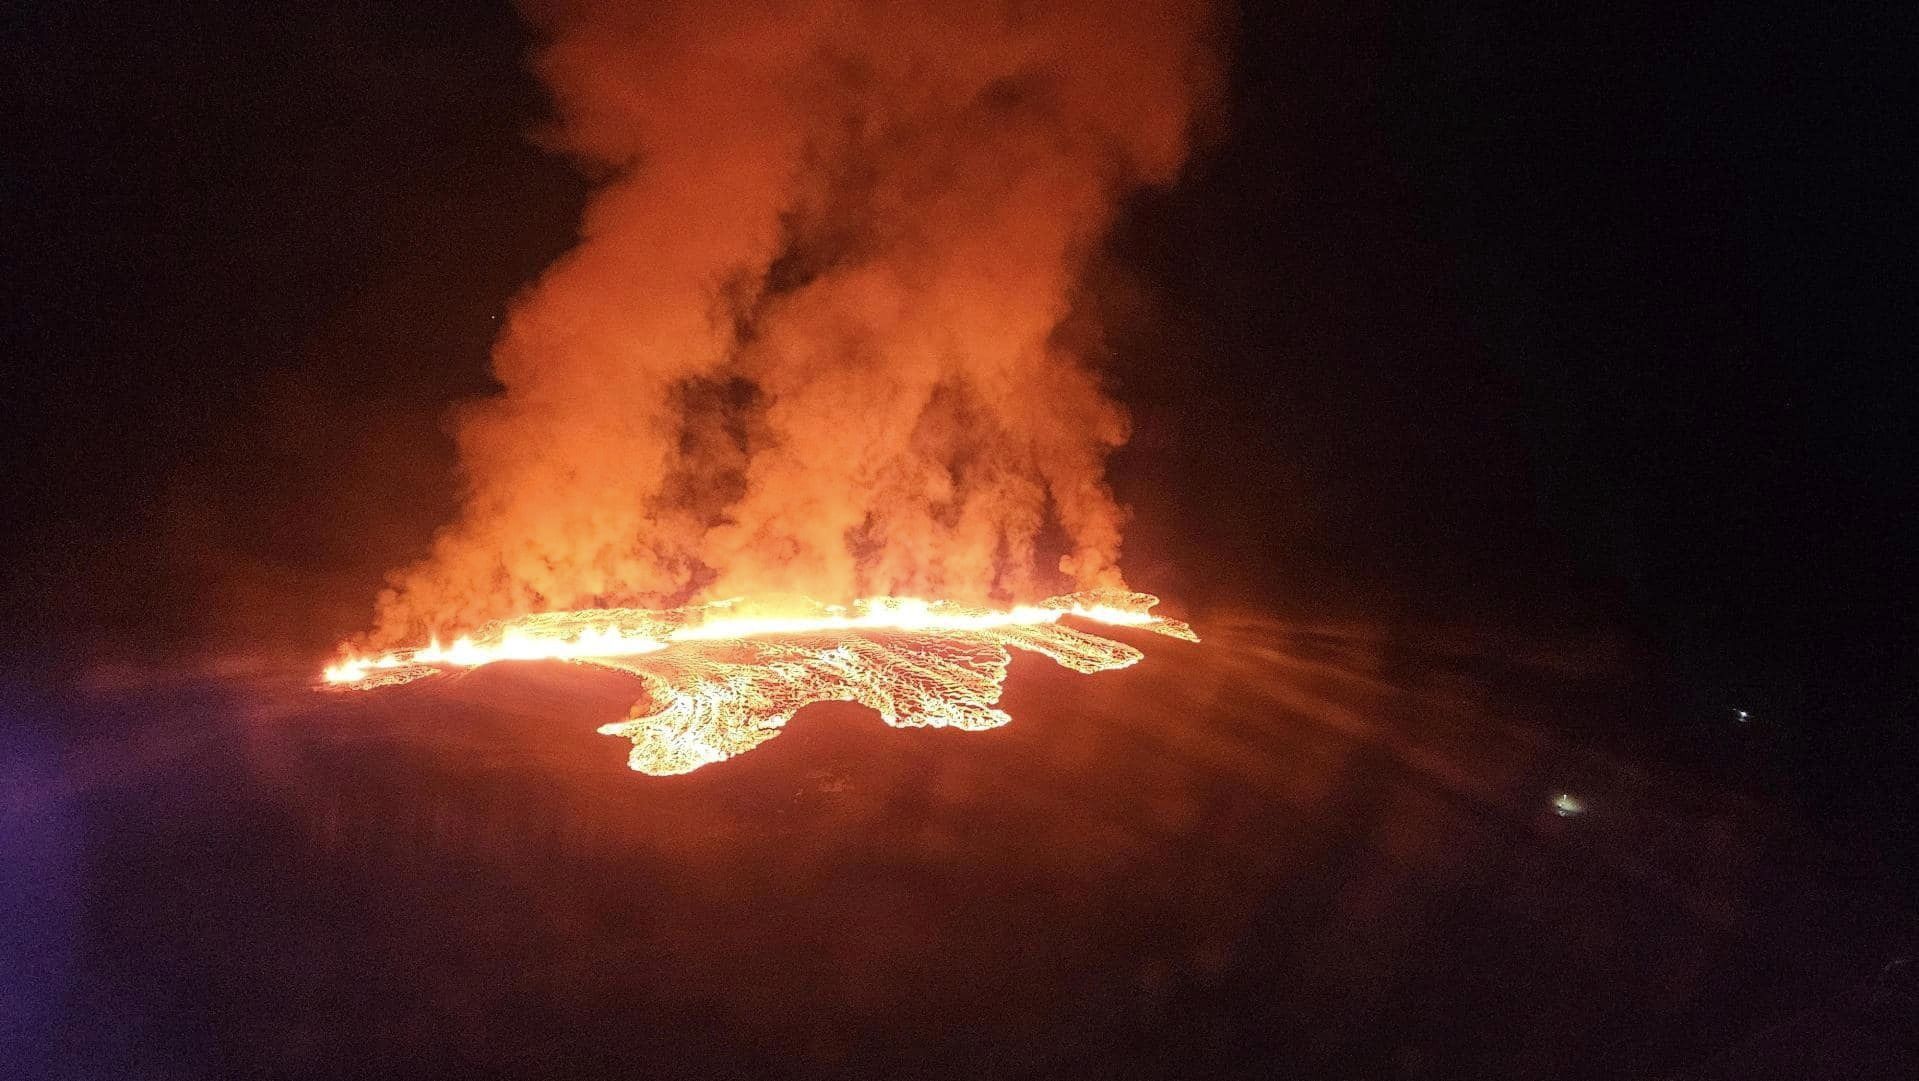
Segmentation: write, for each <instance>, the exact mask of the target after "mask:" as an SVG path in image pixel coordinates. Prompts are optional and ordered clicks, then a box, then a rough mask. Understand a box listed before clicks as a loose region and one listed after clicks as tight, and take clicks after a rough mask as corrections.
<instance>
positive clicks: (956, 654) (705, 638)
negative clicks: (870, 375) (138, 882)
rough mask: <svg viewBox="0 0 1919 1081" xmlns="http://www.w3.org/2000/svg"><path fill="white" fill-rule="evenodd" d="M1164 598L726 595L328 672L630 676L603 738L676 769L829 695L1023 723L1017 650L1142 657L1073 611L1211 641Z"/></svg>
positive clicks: (536, 627)
mask: <svg viewBox="0 0 1919 1081" xmlns="http://www.w3.org/2000/svg"><path fill="white" fill-rule="evenodd" d="M1158 603H1159V599H1158V598H1157V597H1153V596H1151V595H1149V594H1145V593H1128V592H1123V591H1117V590H1099V591H1091V592H1082V593H1072V594H1067V595H1064V596H1059V597H1054V598H1052V599H1050V600H1048V601H1046V602H1044V603H1042V604H1038V605H1026V606H1020V607H1017V608H1011V609H1006V610H994V609H984V608H971V607H965V606H960V605H954V604H948V603H944V602H927V601H920V600H912V599H899V598H879V599H875V600H868V601H861V602H858V603H856V604H855V605H853V606H852V607H851V608H840V607H829V606H825V605H819V604H816V603H814V602H810V601H804V600H796V599H785V600H782V601H780V602H779V603H778V604H777V605H774V606H771V607H769V606H766V605H754V604H751V603H747V602H740V601H724V602H719V603H717V604H710V605H702V606H697V607H690V608H677V609H671V610H667V611H648V610H643V609H631V608H599V609H590V610H585V611H577V612H554V613H543V614H540V615H534V616H527V617H522V618H519V619H515V620H509V621H505V622H501V623H495V624H491V625H489V626H488V627H485V628H483V629H482V630H481V631H479V632H478V633H476V634H474V635H472V636H467V637H462V638H460V639H459V640H458V641H456V642H455V643H454V644H453V646H452V647H450V648H443V647H441V646H440V645H439V644H438V643H437V642H436V643H434V644H433V645H430V646H427V647H425V648H423V649H418V650H410V651H404V652H399V653H388V654H384V655H382V656H379V657H374V658H348V659H346V660H343V661H341V662H340V663H339V664H336V665H333V666H332V667H330V668H328V669H327V671H326V675H325V679H326V682H327V684H328V685H330V686H337V687H347V688H351V689H358V690H374V689H377V688H380V687H387V686H395V685H398V684H403V683H410V682H412V681H414V680H417V679H423V678H427V677H431V676H435V675H439V674H441V673H443V672H445V671H447V670H449V669H457V668H474V667H479V666H481V665H485V664H491V663H494V662H497V661H503V660H555V659H557V660H568V661H573V662H576V663H580V664H590V665H596V666H599V667H603V668H610V669H613V670H615V671H620V672H625V673H628V674H630V675H632V676H635V677H637V678H638V679H639V680H640V682H641V685H642V687H643V691H644V693H643V697H642V698H641V699H640V700H639V702H638V703H636V704H635V705H634V707H633V709H632V711H631V713H630V715H629V717H628V719H626V720H624V721H617V722H614V723H611V724H607V725H603V726H601V728H600V731H601V732H603V733H606V734H607V735H617V736H624V737H626V738H628V739H630V740H632V741H633V752H632V754H631V755H630V756H629V758H628V764H629V765H631V766H632V768H633V769H635V770H638V771H640V772H641V773H648V774H653V775H655V776H664V775H671V774H678V773H688V772H691V771H692V770H695V769H698V768H700V767H701V766H704V765H708V764H711V763H713V762H718V761H721V760H723V759H727V758H731V757H733V756H734V755H738V754H743V753H745V752H747V751H750V750H752V749H753V748H755V747H757V746H759V745H760V744H762V743H764V742H766V741H767V740H769V739H772V738H773V737H774V736H776V735H778V734H779V732H780V730H781V729H782V728H784V727H785V725H786V722H787V721H789V720H791V719H792V717H793V715H794V714H795V713H797V712H799V710H800V709H801V708H802V707H804V706H807V705H809V704H812V703H814V702H852V703H856V704H859V705H862V706H867V707H869V708H871V709H873V710H874V711H875V712H877V713H878V714H879V715H880V719H881V720H882V721H884V722H886V723H887V724H889V725H892V726H893V727H895V728H923V727H924V728H949V727H950V728H958V729H961V730H964V731H971V732H976V731H982V730H985V729H989V728H997V727H999V726H1000V725H1003V724H1005V723H1007V721H1009V720H1011V718H1010V717H1009V716H1008V715H1007V714H1006V713H1005V711H1003V710H1001V709H999V708H998V707H997V705H996V703H998V701H999V698H1000V692H1001V689H1002V688H1003V687H1004V686H1005V683H1006V667H1007V665H1008V664H1009V663H1010V662H1011V660H1012V657H1011V654H1010V653H1009V652H1008V650H1009V649H1021V650H1025V651H1027V652H1031V653H1037V654H1040V655H1041V656H1045V657H1048V658H1050V659H1052V660H1053V661H1054V662H1056V663H1058V664H1059V665H1061V666H1063V667H1066V668H1070V669H1072V670H1074V671H1076V672H1087V673H1091V672H1101V671H1107V670H1110V669H1114V668H1125V667H1127V666H1128V665H1131V664H1134V663H1136V662H1137V661H1139V659H1140V658H1141V656H1142V654H1141V653H1140V651H1139V650H1137V649H1135V648H1133V647H1132V646H1129V645H1126V644H1125V643H1123V642H1116V641H1113V640H1112V639H1109V638H1104V637H1101V636H1099V635H1095V634H1090V633H1087V632H1085V631H1081V630H1077V629H1075V628H1073V627H1070V626H1067V625H1065V624H1064V623H1062V622H1061V620H1062V619H1063V618H1066V617H1073V618H1077V619H1080V620H1085V621H1088V622H1092V623H1100V624H1111V625H1118V626H1126V627H1136V628H1139V629H1142V630H1150V631H1153V632H1156V633H1158V634H1163V635H1167V636H1169V637H1173V638H1180V639H1184V640H1186V641H1198V638H1197V637H1196V636H1195V635H1194V634H1193V631H1192V628H1191V627H1188V626H1187V625H1186V624H1184V623H1181V622H1179V621H1177V620H1171V619H1164V618H1161V617H1157V616H1154V615H1152V614H1151V613H1152V609H1153V608H1154V607H1155V606H1157V605H1158ZM768 612H776V613H777V614H767V613H768Z"/></svg>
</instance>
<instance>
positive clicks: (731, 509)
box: [375, 0, 1215, 640]
mask: <svg viewBox="0 0 1919 1081" xmlns="http://www.w3.org/2000/svg"><path fill="white" fill-rule="evenodd" d="M530 15H531V17H532V19H533V20H534V21H535V22H536V23H537V24H538V25H539V27H540V28H541V30H542V31H543V32H544V35H545V37H544V40H545V42H546V44H545V45H544V47H543V49H542V50H541V51H540V53H539V54H538V57H537V61H536V63H537V70H538V72H539V74H540V76H541V78H542V79H543V80H544V81H545V82H546V84H547V85H548V87H549V89H550V91H551V93H552V95H553V98H554V100H555V103H556V107H557V122H556V125H555V130H554V131H553V132H552V133H551V134H550V136H549V137H550V138H551V139H552V140H553V142H554V143H555V144H556V145H557V146H558V147H560V148H562V149H564V150H565V151H566V152H568V153H570V154H572V155H574V156H575V157H576V158H577V159H579V160H580V161H581V162H582V163H583V164H584V166H585V167H586V168H588V169H589V170H591V171H592V175H594V176H596V177H603V178H604V180H603V183H602V185H601V186H600V187H599V188H598V190H597V192H596V194H595V195H594V197H593V198H592V200H591V202H590V203H589V205H588V207H587V209H586V212H585V216H584V220H583V223H582V226H581V240H580V243H579V245H578V246H577V247H576V248H575V249H574V250H573V251H571V252H570V253H569V254H568V255H566V256H565V257H564V258H562V259H561V260H560V261H559V262H558V263H556V264H555V265H554V266H553V267H551V268H550V269H549V270H548V271H547V272H546V274H545V275H544V276H543V277H542V278H541V280H540V281H539V283H538V284H537V285H536V286H535V287H533V288H532V289H531V290H530V291H529V292H528V294H527V295H526V296H525V297H524V298H523V300H522V301H521V302H520V303H519V304H518V305H517V307H516V309H515V310H514V311H513V313H512V314H511V317H510V319H509V322H508V326H507V328H506V330H505V332H504V334H503V335H502V337H501V339H500V341H499V342H498V344H497V346H496V348H495V353H494V358H493V367H494V372H495V375H496V377H497V379H498V380H499V382H500V383H501V384H502V386H503V387H504V391H503V392H502V393H500V394H498V395H496V396H494V397H491V398H488V399H486V400H483V401H480V402H476V403H473V404H471V405H469V406H468V407H467V408H466V409H465V410H464V411H463V412H462V413H461V414H460V416H459V418H458V422H457V426H456V435H457V439H458V446H459V451H460V455H461V463H462V469H463V473H464V479H465V482H466V485H467V493H466V502H465V506H464V509H463V511H462V513H461V516H460V517H459V519H458V520H457V521H455V522H454V523H452V524H451V525H450V526H448V527H447V528H446V529H444V530H443V531H442V532H441V533H440V535H439V536H438V538H437V539H436V541H435V544H434V548H433V551H432V553H431V555H430V556H429V557H428V558H426V559H425V560H424V561H422V562H421V563H419V564H417V565H415V566H413V567H411V568H408V569H406V570H404V571H402V572H399V573H397V574H395V575H394V576H393V578H392V588H390V589H388V590H387V591H386V592H384V593H383V594H382V595H381V598H380V619H379V627H378V630H377V631H376V635H375V636H376V637H377V638H386V639H390V640H397V639H401V638H405V637H408V636H411V635H415V634H417V633H418V632H419V631H421V630H423V629H427V628H433V629H440V628H445V627H449V626H453V627H472V626H476V625H477V624H479V623H480V622H482V621H484V620H487V619H491V618H496V617H502V616H508V615H513V614H518V613H523V612H528V611H537V610H546V609H560V608H576V607H583V606H591V605H596V604H606V603H622V604H635V603H672V602H676V601H679V600H683V599H686V598H688V597H697V596H702V595H705V596H725V595H733V594H741V593H763V592H802V593H806V594H809V595H812V596H815V597H820V598H823V599H846V598H850V597H853V596H859V595H872V594H919V595H938V596H945V597H950V598H954V599H962V600H964V599H983V598H989V597H993V598H1006V597H1014V596H1017V597H1032V596H1043V595H1045V594H1046V593H1047V592H1053V591H1056V587H1057V586H1058V585H1059V584H1060V581H1061V579H1062V578H1063V579H1064V580H1065V581H1066V582H1067V583H1068V584H1070V585H1071V586H1073V587H1094V586H1117V585H1119V584H1120V576H1119V570H1118V567H1117V559H1118V555H1119V547H1120V526H1121V522H1122V519H1123V511H1122V508H1120V507H1119V506H1118V505H1116V504H1115V502H1114V499H1113V496H1112V493H1111V491H1110V489H1109V488H1108V487H1107V485H1106V483H1105V480H1104V466H1105V460H1106V457H1107V455H1108V454H1109V453H1110V452H1111V450H1112V449H1113V448H1114V447H1116V446H1118V445H1119V444H1121V443H1122V442H1123V441H1124V440H1125V439H1126V437H1127V427H1128V424H1127V418H1126V415H1125V413H1124V411H1123V410H1122V409H1121V408H1120V407H1119V406H1118V405H1117V404H1116V403H1114V402H1113V401H1112V400H1110V399H1109V398H1108V397H1106V396H1105V394H1104V393H1102V391H1101V389H1100V385H1099V381H1098V379H1097V377H1096V375H1095V373H1094V372H1093V371H1092V370H1091V369H1090V368H1089V367H1088V364H1087V357H1086V356H1085V354H1086V353H1088V352H1090V351H1092V350H1093V349H1096V347H1097V343H1096V342H1093V343H1092V344H1091V345H1089V344H1088V342H1087V341H1086V339H1087V338H1088V337H1089V336H1088V335H1086V334H1076V335H1068V334H1065V333H1062V332H1061V326H1062V323H1063V321H1065V320H1066V317H1067V315H1068V314H1069V311H1070V309H1071V307H1072V304H1073V301H1074V292H1075V289H1076V287H1077V283H1078V279H1079V277H1080V274H1081V271H1082V270H1083V268H1084V265H1085V261H1086V259H1087V257H1088V256H1089V255H1090V254H1091V252H1092V251H1093V249H1094V247H1095V246H1096V245H1097V244H1098V243H1099V242H1100V240H1101V239H1102V237H1103V235H1104V233H1105V232H1106V230H1107V229H1108V227H1109V226H1110V224H1111V221H1112V219H1113V215H1114V213H1115V210H1116V207H1117V204H1118V201H1119V200H1120V199H1121V198H1123V197H1124V196H1125V194H1126V193H1127V192H1128V191H1129V190H1132V189H1134V188H1136V187H1139V186H1142V185H1154V184H1166V183H1169V182H1171V181H1172V180H1173V179H1174V178H1175V176H1176V175H1177V173H1178V171H1179V169H1180V166H1181V163H1182V161H1183V159H1184V157H1185V154H1186V149H1187V140H1188V131H1189V128H1190V127H1191V125H1192V121H1193V119H1194V117H1195V114H1196V112H1197V110H1199V109H1200V108H1201V107H1203V106H1204V104H1205V103H1206V102H1207V100H1208V97H1209V94H1210V91H1211V88H1212V86H1213V82H1214V74H1215V73H1214V71H1213V69H1212V67H1211V62H1210V60H1211V58H1210V50H1209V48H1208V44H1207V43H1208V41H1209V39H1210V36H1211V32H1212V29H1213V27H1212V24H1211V18H1210V14H1209V12H1208V11H1207V10H1206V8H1205V6H1204V5H1203V4H1201V3H1193V2H1188V3H1179V2H1173V0H1145V2H1135V3H1113V2H1110V0H1066V2H1045V0H1002V2H997V3H989V2H979V0H967V2H955V0H913V2H893V3H886V2H877V0H838V2H834V0H799V2H793V3H779V2H774V3H752V2H747V3H686V2H669V3H661V4H633V3H626V2H618V0H559V2H553V3H533V4H531V5H530ZM1069 338H1070V339H1073V340H1075V341H1077V342H1078V343H1079V344H1078V345H1077V346H1076V345H1075V344H1073V343H1072V342H1069V340H1068V339H1069ZM1054 568H1057V570H1055V569H1054Z"/></svg>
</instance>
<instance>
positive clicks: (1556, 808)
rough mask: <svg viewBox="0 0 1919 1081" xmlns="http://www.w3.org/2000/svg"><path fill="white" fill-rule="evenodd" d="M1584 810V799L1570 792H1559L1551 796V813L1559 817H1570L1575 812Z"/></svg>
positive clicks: (1580, 812) (1581, 812)
mask: <svg viewBox="0 0 1919 1081" xmlns="http://www.w3.org/2000/svg"><path fill="white" fill-rule="evenodd" d="M1585 810H1586V801H1585V800H1583V799H1580V798H1579V797H1578V796H1575V795H1573V794H1572V793H1571V792H1561V793H1560V794H1559V795H1557V796H1554V797H1553V813H1554V814H1556V815H1558V816H1559V817H1561V818H1571V817H1572V816H1574V815H1576V814H1583V813H1585Z"/></svg>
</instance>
